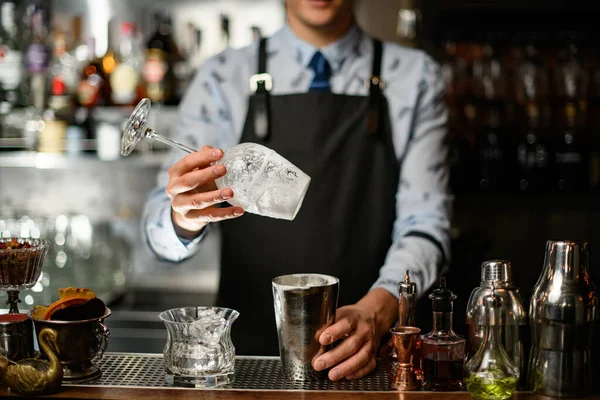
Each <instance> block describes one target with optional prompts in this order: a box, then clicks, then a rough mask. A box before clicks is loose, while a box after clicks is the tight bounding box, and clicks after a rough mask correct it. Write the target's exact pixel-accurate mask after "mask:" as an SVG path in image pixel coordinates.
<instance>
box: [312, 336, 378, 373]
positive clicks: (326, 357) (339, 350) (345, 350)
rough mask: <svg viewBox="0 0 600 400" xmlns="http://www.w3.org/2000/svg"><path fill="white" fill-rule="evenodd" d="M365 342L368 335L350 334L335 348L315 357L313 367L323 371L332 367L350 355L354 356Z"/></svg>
mask: <svg viewBox="0 0 600 400" xmlns="http://www.w3.org/2000/svg"><path fill="white" fill-rule="evenodd" d="M365 342H367V338H366V335H361V334H354V335H350V336H348V337H347V338H346V339H344V340H342V341H341V342H340V344H338V345H337V346H336V347H335V348H333V349H331V350H329V351H328V352H327V353H325V354H323V355H322V356H321V357H319V358H317V359H315V360H314V362H313V364H314V365H313V368H314V369H315V370H317V371H322V370H324V369H326V368H330V367H332V366H334V365H336V364H339V363H340V362H342V361H344V360H345V359H347V358H348V357H352V356H353V355H354V354H355V353H357V352H358V351H359V350H360V349H361V348H362V347H363V345H364V344H365Z"/></svg>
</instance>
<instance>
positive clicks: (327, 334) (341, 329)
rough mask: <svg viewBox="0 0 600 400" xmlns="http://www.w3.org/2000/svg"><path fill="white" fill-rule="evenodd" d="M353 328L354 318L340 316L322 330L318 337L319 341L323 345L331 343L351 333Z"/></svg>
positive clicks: (354, 324) (354, 326)
mask: <svg viewBox="0 0 600 400" xmlns="http://www.w3.org/2000/svg"><path fill="white" fill-rule="evenodd" d="M354 328H356V321H354V319H350V318H348V317H342V318H340V319H339V320H337V321H336V322H335V324H333V325H331V326H330V327H329V328H327V329H325V331H323V333H322V334H321V336H320V337H319V343H321V345H323V346H326V345H328V344H331V343H333V342H335V341H336V340H339V339H341V338H343V337H346V336H347V335H349V334H351V333H352V332H353V331H354Z"/></svg>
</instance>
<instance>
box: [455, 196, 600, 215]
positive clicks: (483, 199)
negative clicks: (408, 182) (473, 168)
mask: <svg viewBox="0 0 600 400" xmlns="http://www.w3.org/2000/svg"><path fill="white" fill-rule="evenodd" d="M454 209H455V211H464V212H469V211H485V210H489V211H495V212H502V211H507V210H521V211H523V210H531V211H534V210H537V211H545V210H560V209H563V210H579V211H594V210H598V211H600V193H459V194H455V201H454Z"/></svg>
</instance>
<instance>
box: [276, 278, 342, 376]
mask: <svg viewBox="0 0 600 400" xmlns="http://www.w3.org/2000/svg"><path fill="white" fill-rule="evenodd" d="M339 286H340V282H339V279H338V278H336V277H333V276H328V275H320V274H292V275H283V276H278V277H276V278H274V279H273V281H272V287H273V303H274V307H275V322H276V324H277V336H278V339H279V354H280V356H281V366H282V368H283V373H284V375H285V376H286V377H287V378H288V379H291V380H295V381H311V380H319V379H320V378H324V377H326V376H327V371H319V372H317V371H315V370H314V368H313V367H312V361H313V360H314V359H315V358H316V357H318V356H320V355H321V354H323V353H325V352H326V351H328V350H330V349H331V348H332V346H331V345H327V346H322V345H321V344H320V343H319V336H320V335H321V333H322V332H323V331H324V330H325V329H326V328H327V327H328V326H330V325H331V324H333V323H334V322H335V312H336V309H337V303H338V292H339Z"/></svg>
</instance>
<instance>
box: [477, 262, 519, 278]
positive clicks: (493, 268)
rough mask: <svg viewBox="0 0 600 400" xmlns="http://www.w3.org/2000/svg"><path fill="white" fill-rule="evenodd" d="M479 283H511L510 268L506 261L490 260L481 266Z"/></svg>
mask: <svg viewBox="0 0 600 400" xmlns="http://www.w3.org/2000/svg"><path fill="white" fill-rule="evenodd" d="M481 282H482V283H484V282H485V283H489V282H505V283H510V282H512V267H511V265H510V262H509V261H506V260H490V261H485V262H483V263H482V264H481Z"/></svg>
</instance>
